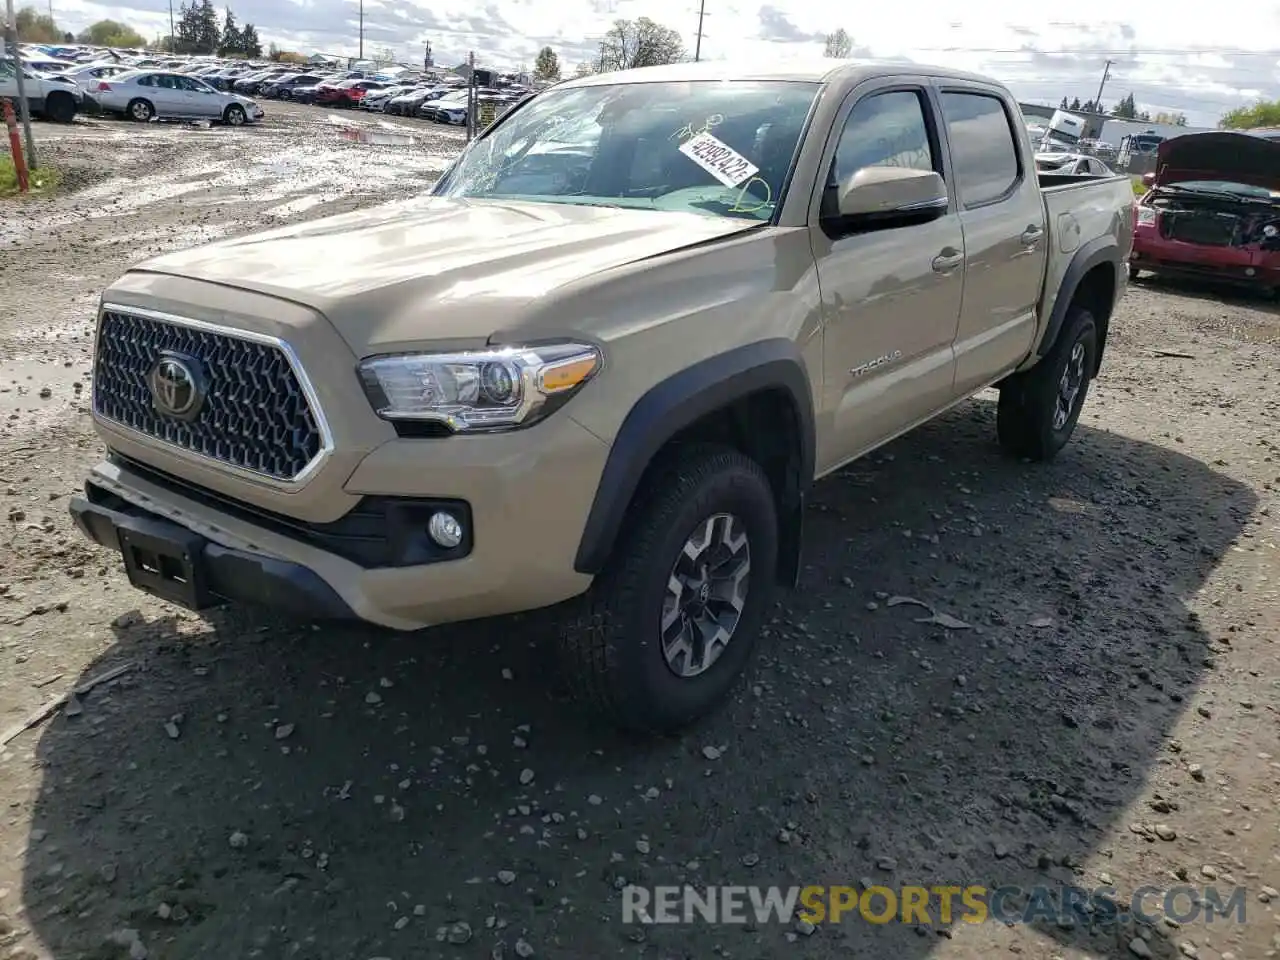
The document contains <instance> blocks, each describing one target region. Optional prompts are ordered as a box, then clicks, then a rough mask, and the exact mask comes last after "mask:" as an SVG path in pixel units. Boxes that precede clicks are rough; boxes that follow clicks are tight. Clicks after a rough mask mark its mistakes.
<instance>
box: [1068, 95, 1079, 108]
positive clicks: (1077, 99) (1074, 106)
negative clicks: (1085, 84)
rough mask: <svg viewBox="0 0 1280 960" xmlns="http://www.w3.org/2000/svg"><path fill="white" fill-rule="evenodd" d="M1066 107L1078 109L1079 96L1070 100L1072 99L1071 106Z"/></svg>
mask: <svg viewBox="0 0 1280 960" xmlns="http://www.w3.org/2000/svg"><path fill="white" fill-rule="evenodd" d="M1067 109H1068V110H1079V109H1080V98H1079V97H1076V98H1075V99H1074V100H1072V101H1071V106H1069V107H1068V108H1067Z"/></svg>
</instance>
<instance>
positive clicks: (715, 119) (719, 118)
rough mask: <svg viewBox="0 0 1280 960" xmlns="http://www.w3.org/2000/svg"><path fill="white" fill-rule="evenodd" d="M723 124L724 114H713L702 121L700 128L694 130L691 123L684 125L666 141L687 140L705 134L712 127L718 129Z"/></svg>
mask: <svg viewBox="0 0 1280 960" xmlns="http://www.w3.org/2000/svg"><path fill="white" fill-rule="evenodd" d="M722 123H724V114H722V113H713V114H711V116H709V117H707V119H706V120H704V121H703V123H702V127H701V128H695V127H694V125H693V124H692V123H686V124H685V125H684V126H683V127H681V128H680V129H679V130H677V131H676V132H675V133H673V134H672V135H671V136H670V137H668V138H667V139H668V140H688V139H689V138H690V137H696V136H697V135H698V134H700V133H706V132H707V131H708V130H710V129H711V128H712V127H718V126H720V124H722Z"/></svg>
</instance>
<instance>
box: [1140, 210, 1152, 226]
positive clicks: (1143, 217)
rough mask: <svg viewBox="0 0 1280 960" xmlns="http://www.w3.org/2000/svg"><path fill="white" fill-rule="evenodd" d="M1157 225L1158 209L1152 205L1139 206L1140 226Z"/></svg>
mask: <svg viewBox="0 0 1280 960" xmlns="http://www.w3.org/2000/svg"><path fill="white" fill-rule="evenodd" d="M1155 225H1156V211H1155V210H1154V209H1153V208H1151V207H1139V208H1138V226H1140V227H1154V226H1155Z"/></svg>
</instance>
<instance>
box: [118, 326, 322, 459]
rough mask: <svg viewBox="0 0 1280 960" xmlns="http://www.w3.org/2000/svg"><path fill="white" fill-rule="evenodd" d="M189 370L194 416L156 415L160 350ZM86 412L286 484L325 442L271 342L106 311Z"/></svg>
mask: <svg viewBox="0 0 1280 960" xmlns="http://www.w3.org/2000/svg"><path fill="white" fill-rule="evenodd" d="M166 352H168V353H172V354H176V355H178V356H180V357H182V358H186V359H189V360H192V361H194V362H195V363H198V364H199V365H200V366H201V368H202V370H203V380H204V386H205V397H204V402H203V404H202V406H200V408H199V410H198V412H197V413H196V414H195V416H194V417H192V418H190V419H181V418H179V417H174V416H167V415H165V414H162V413H160V412H159V411H158V410H157V409H156V406H155V402H154V397H153V396H152V392H151V387H150V385H149V384H148V377H149V375H150V373H151V371H152V368H153V367H154V366H155V364H156V362H157V361H158V360H159V359H160V357H161V356H162V354H163V353H166ZM93 409H94V412H95V413H96V414H97V415H98V416H100V417H102V418H104V419H106V420H110V421H113V422H115V423H118V424H120V425H121V426H124V427H128V428H129V429H130V430H134V431H137V432H138V433H141V434H145V435H146V436H148V437H154V438H156V439H157V440H161V441H163V442H164V443H168V444H171V445H173V446H175V447H178V448H180V449H182V450H188V451H190V452H192V453H196V454H199V455H200V456H202V457H207V458H209V459H210V460H215V461H217V462H219V463H223V464H226V465H228V466H230V467H235V468H237V469H239V470H246V471H249V472H251V473H255V474H260V475H262V476H264V477H270V478H272V479H275V480H283V481H289V480H293V479H295V478H296V477H297V476H298V475H299V474H301V473H302V471H303V470H305V469H306V468H307V467H308V466H309V465H310V464H311V463H312V462H313V461H314V460H315V459H316V457H318V456H319V455H320V451H321V450H322V448H323V446H324V438H323V436H322V434H321V430H320V427H319V424H318V421H317V416H316V413H315V411H313V410H312V409H311V405H310V404H309V403H308V401H307V396H306V393H305V392H304V391H303V389H302V384H301V383H299V381H298V377H297V375H296V374H295V373H294V371H293V367H292V366H291V365H290V363H289V358H288V356H287V355H286V354H285V352H284V351H283V350H282V349H281V348H280V347H279V346H277V345H275V344H272V343H260V342H258V341H255V340H246V339H244V338H242V337H239V336H236V335H234V334H229V333H220V332H215V331H211V330H207V329H204V328H199V327H188V326H184V325H182V324H181V323H172V322H168V321H165V320H159V319H156V318H154V317H149V316H142V315H140V314H135V313H125V312H121V311H116V310H107V311H104V312H103V314H102V319H101V320H100V322H99V327H98V351H97V357H96V363H95V372H94V382H93Z"/></svg>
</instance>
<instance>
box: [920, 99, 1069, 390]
mask: <svg viewBox="0 0 1280 960" xmlns="http://www.w3.org/2000/svg"><path fill="white" fill-rule="evenodd" d="M936 96H937V99H938V103H939V106H940V109H941V114H942V117H943V121H944V129H945V130H946V135H947V137H946V138H947V146H948V153H949V159H950V167H951V175H952V182H953V184H954V187H955V191H956V195H957V199H958V201H959V204H960V207H959V220H960V225H961V227H962V228H963V230H964V254H965V270H964V277H965V280H964V299H963V302H962V304H961V308H960V324H959V328H958V330H957V332H956V340H955V353H956V383H955V389H956V394H957V395H966V394H969V393H973V392H975V391H977V390H979V389H981V388H982V387H983V386H986V385H987V384H989V383H991V382H992V381H994V380H995V379H997V378H998V376H1000V375H1003V374H1005V373H1007V372H1009V371H1011V370H1012V369H1013V368H1014V367H1016V366H1017V365H1018V364H1020V363H1021V362H1022V361H1023V360H1024V359H1026V356H1027V354H1028V352H1029V351H1030V350H1031V341H1032V338H1033V337H1034V336H1035V332H1036V317H1037V307H1038V304H1039V300H1040V290H1041V288H1042V286H1043V284H1044V271H1045V257H1046V255H1047V254H1046V249H1047V246H1048V244H1047V241H1046V239H1045V237H1046V233H1045V211H1044V200H1043V196H1042V195H1041V193H1040V184H1039V181H1038V180H1037V179H1036V171H1035V164H1034V162H1033V160H1032V157H1031V156H1030V154H1029V153H1028V147H1027V144H1026V138H1025V136H1020V135H1019V132H1018V131H1019V127H1018V125H1017V124H1018V120H1017V114H1016V113H1014V111H1013V106H1012V102H1011V101H1010V100H1009V99H1008V98H1007V97H1006V96H1005V95H1003V94H1002V93H1001V91H1000V89H999V88H996V87H988V86H984V85H981V84H979V83H968V82H960V81H952V80H939V81H938V87H937V89H936Z"/></svg>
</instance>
